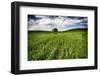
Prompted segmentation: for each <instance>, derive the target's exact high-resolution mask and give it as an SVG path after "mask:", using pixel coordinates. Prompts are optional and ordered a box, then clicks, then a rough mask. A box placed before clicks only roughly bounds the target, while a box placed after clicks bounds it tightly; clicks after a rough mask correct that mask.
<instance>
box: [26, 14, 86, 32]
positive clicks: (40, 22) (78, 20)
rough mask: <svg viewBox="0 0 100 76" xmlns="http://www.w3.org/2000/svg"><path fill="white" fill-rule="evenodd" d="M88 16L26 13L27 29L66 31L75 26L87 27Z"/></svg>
mask: <svg viewBox="0 0 100 76" xmlns="http://www.w3.org/2000/svg"><path fill="white" fill-rule="evenodd" d="M87 24H88V18H87V17H79V16H50V15H28V30H44V31H52V29H53V28H57V29H58V31H66V30H69V29H76V28H87V27H88V26H87Z"/></svg>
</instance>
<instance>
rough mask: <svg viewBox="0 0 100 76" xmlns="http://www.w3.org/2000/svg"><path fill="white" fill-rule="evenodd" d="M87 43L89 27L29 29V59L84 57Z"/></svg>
mask: <svg viewBox="0 0 100 76" xmlns="http://www.w3.org/2000/svg"><path fill="white" fill-rule="evenodd" d="M87 45H88V43H87V29H74V30H69V31H64V32H54V31H51V32H47V31H44V32H43V31H28V60H29V61H34V60H60V59H61V60H62V59H84V58H87V57H88V50H87V48H88V47H87Z"/></svg>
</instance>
